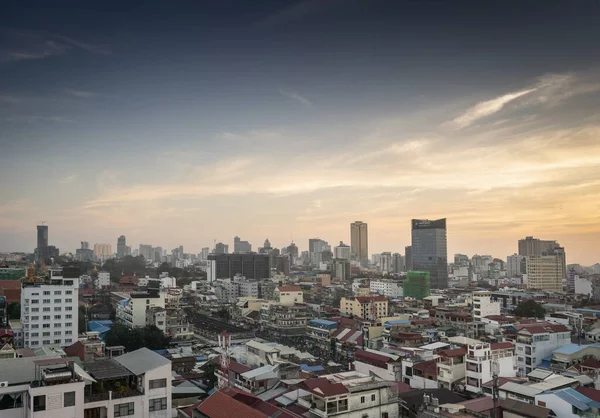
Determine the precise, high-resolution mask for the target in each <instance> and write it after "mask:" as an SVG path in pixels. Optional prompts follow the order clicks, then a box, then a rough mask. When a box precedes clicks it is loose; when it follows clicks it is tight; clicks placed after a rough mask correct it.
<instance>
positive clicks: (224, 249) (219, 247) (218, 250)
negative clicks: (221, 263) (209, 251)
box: [214, 242, 229, 254]
mask: <svg viewBox="0 0 600 418" xmlns="http://www.w3.org/2000/svg"><path fill="white" fill-rule="evenodd" d="M228 252H229V245H227V244H223V243H222V242H217V243H216V244H215V252H214V253H215V254H227V253H228Z"/></svg>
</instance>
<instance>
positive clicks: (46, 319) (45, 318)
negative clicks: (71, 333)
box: [42, 315, 50, 321]
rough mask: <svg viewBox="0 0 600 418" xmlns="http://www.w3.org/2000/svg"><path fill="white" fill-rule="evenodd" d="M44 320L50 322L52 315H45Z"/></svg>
mask: <svg viewBox="0 0 600 418" xmlns="http://www.w3.org/2000/svg"><path fill="white" fill-rule="evenodd" d="M42 319H43V320H44V321H50V315H44V316H43V317H42Z"/></svg>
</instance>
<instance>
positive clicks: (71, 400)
mask: <svg viewBox="0 0 600 418" xmlns="http://www.w3.org/2000/svg"><path fill="white" fill-rule="evenodd" d="M63 399H64V407H65V408H66V407H67V406H75V392H65V394H64V396H63Z"/></svg>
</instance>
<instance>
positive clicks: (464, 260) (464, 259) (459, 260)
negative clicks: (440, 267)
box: [454, 254, 469, 267]
mask: <svg viewBox="0 0 600 418" xmlns="http://www.w3.org/2000/svg"><path fill="white" fill-rule="evenodd" d="M454 265H455V267H462V266H467V267H468V266H469V256H468V255H465V254H454Z"/></svg>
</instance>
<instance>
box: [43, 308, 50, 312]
mask: <svg viewBox="0 0 600 418" xmlns="http://www.w3.org/2000/svg"><path fill="white" fill-rule="evenodd" d="M42 311H44V312H50V308H42Z"/></svg>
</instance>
